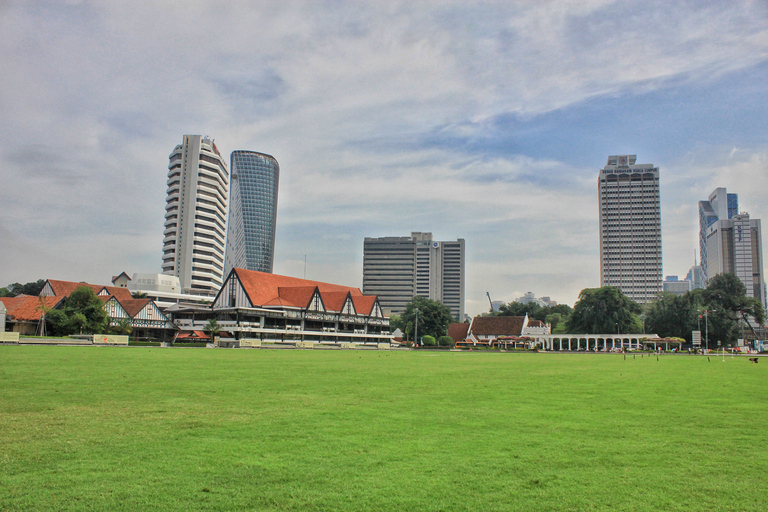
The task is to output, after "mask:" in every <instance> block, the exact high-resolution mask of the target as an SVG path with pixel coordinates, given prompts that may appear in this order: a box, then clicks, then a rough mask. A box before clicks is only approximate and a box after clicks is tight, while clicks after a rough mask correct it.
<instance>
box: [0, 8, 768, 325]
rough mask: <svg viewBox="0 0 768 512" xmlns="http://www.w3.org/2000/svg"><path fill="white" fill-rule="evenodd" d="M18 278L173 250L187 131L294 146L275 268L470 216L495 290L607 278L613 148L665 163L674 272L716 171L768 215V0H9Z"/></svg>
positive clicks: (7, 238) (277, 149)
mask: <svg viewBox="0 0 768 512" xmlns="http://www.w3.org/2000/svg"><path fill="white" fill-rule="evenodd" d="M0 69H2V70H3V73H2V76H3V87H2V88H0V112H2V118H1V119H2V123H0V134H1V137H2V145H0V286H4V285H6V284H9V283H12V282H16V281H19V282H27V281H31V280H36V279H39V278H52V279H66V280H76V281H88V282H92V283H102V284H107V283H109V280H110V278H111V276H112V275H115V274H118V273H119V272H121V271H126V272H127V273H128V274H129V275H130V274H132V273H134V272H159V271H160V259H161V258H160V257H161V245H162V231H163V220H164V219H163V215H164V200H165V189H166V187H165V182H166V175H167V165H168V155H169V153H170V152H171V150H172V149H173V148H174V146H175V145H176V144H179V143H180V142H181V140H182V135H184V134H203V135H209V136H211V137H213V138H215V140H216V143H217V145H218V147H219V149H220V150H222V153H223V154H225V155H228V154H229V152H231V151H232V150H235V149H249V150H255V151H260V152H265V153H269V154H272V155H274V156H275V157H276V158H277V160H278V161H279V162H280V166H281V176H280V196H279V208H278V229H277V244H276V254H275V259H276V264H275V272H276V273H281V274H287V275H294V276H299V277H300V276H302V274H303V272H304V257H305V255H306V258H307V277H308V278H312V279H317V280H323V281H330V282H337V283H340V284H346V285H353V286H361V284H362V247H363V238H364V237H366V236H405V235H408V234H409V233H410V232H411V231H431V232H432V233H433V234H434V236H435V238H436V239H439V240H455V239H456V238H464V239H465V240H466V250H467V270H466V280H467V287H466V290H467V296H466V301H467V305H466V309H467V311H468V312H469V313H478V312H480V311H484V310H486V309H487V307H488V306H487V299H486V297H485V293H486V291H488V292H490V294H491V296H492V297H493V299H494V300H504V301H509V300H512V299H514V298H516V297H519V296H520V295H522V294H523V293H524V292H526V291H533V292H534V293H535V294H536V295H537V296H541V295H549V296H551V297H552V298H553V299H554V300H557V301H558V302H565V303H568V304H571V305H572V304H573V302H574V301H575V300H576V298H577V296H578V293H579V291H580V290H581V289H582V288H585V287H596V286H599V275H598V272H599V260H598V258H599V248H598V207H597V174H598V169H599V168H601V167H602V166H603V165H605V161H606V159H607V156H608V155H612V154H637V158H638V163H652V164H655V165H657V166H659V167H660V171H661V190H662V226H663V252H664V273H665V275H669V274H678V275H685V273H686V272H687V271H688V269H689V267H690V266H691V265H692V264H693V260H694V253H695V251H696V250H697V247H698V241H697V230H698V220H697V201H698V200H700V199H706V198H707V196H708V195H709V194H710V192H711V191H712V190H713V189H714V188H715V187H718V186H720V187H727V188H728V190H729V192H735V193H738V194H739V200H740V208H741V209H742V210H745V211H748V212H749V213H750V214H751V215H752V217H756V218H762V219H763V220H764V221H766V222H768V121H766V114H768V94H766V90H768V85H767V84H768V3H767V2H765V1H764V0H755V1H728V2H722V1H717V0H714V1H689V2H667V1H659V2H649V1H647V0H639V1H608V0H592V1H587V0H576V1H551V2H546V1H536V2H534V1H519V2H513V1H505V2H493V1H486V2H467V1H461V2H450V1H436V2H429V1H417V2H413V1H409V2H402V3H401V2H396V1H391V0H388V1H386V2H384V1H382V2H345V1H330V0H329V1H325V2H323V1H313V2H301V1H297V2H290V1H274V2H270V1H260V2H247V1H231V2H227V1H203V0H198V1H195V0H187V1H177V2H163V1H137V0H132V1H130V2H116V1H64V0H51V1H48V2H46V1H39V2H36V1H14V0H10V1H9V0H6V1H4V2H1V3H0Z"/></svg>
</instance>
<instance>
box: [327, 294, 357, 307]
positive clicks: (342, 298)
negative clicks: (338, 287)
mask: <svg viewBox="0 0 768 512" xmlns="http://www.w3.org/2000/svg"><path fill="white" fill-rule="evenodd" d="M320 297H322V299H323V304H324V305H325V309H326V310H328V311H341V308H342V307H344V303H346V302H347V297H349V292H325V293H322V292H320ZM352 303H353V304H354V301H352ZM355 309H357V308H355Z"/></svg>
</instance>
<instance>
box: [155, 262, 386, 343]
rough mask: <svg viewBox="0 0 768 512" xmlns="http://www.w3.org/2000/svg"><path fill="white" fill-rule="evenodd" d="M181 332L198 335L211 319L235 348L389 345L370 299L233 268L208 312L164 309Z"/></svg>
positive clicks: (336, 288) (351, 291) (383, 322)
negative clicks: (310, 343) (279, 345)
mask: <svg viewBox="0 0 768 512" xmlns="http://www.w3.org/2000/svg"><path fill="white" fill-rule="evenodd" d="M168 312H169V313H171V314H172V315H173V319H174V322H175V323H176V325H178V326H179V327H180V328H181V329H182V330H183V331H190V330H203V329H205V327H206V324H207V322H208V320H209V319H210V318H212V317H213V318H215V319H216V321H217V322H218V325H219V327H220V329H221V338H222V340H224V341H226V340H227V339H231V340H232V341H234V342H236V345H239V346H255V345H253V344H252V342H259V343H260V342H272V343H289V344H297V343H305V342H315V343H324V344H337V343H357V344H360V343H365V344H378V343H389V342H391V341H392V335H391V334H390V333H389V318H388V317H386V316H384V314H383V313H382V311H381V306H380V305H379V301H378V298H377V297H376V296H375V295H363V293H362V292H361V291H360V289H359V288H353V287H350V286H342V285H337V284H330V283H323V282H319V281H310V280H307V279H299V278H296V277H289V276H281V275H276V274H268V273H265V272H257V271H253V270H245V269H242V268H234V269H232V271H231V272H230V273H229V275H228V276H227V277H226V279H225V281H224V285H223V286H222V287H221V290H220V291H219V294H218V295H217V296H216V299H215V300H214V302H213V309H212V310H211V309H210V308H205V307H200V306H189V307H183V306H173V307H171V308H169V309H168Z"/></svg>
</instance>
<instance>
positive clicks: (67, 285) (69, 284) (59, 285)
mask: <svg viewBox="0 0 768 512" xmlns="http://www.w3.org/2000/svg"><path fill="white" fill-rule="evenodd" d="M48 284H50V285H51V289H52V290H53V294H54V295H56V296H57V297H58V296H63V297H69V296H70V295H71V294H72V292H74V291H75V290H77V289H78V288H80V287H81V286H87V287H89V288H90V289H91V290H93V293H95V294H96V295H99V294H100V293H101V291H102V290H107V292H108V293H109V294H110V295H114V296H115V298H116V299H117V300H118V301H122V300H124V299H125V300H129V299H132V298H133V297H132V296H131V292H130V291H129V290H128V288H120V287H118V286H102V285H98V284H88V283H75V282H73V281H58V280H55V279H49V280H48Z"/></svg>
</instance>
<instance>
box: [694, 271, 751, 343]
mask: <svg viewBox="0 0 768 512" xmlns="http://www.w3.org/2000/svg"><path fill="white" fill-rule="evenodd" d="M702 298H703V302H704V308H705V309H706V311H708V313H707V323H708V324H709V339H710V344H709V346H710V348H713V344H712V342H715V343H717V341H720V342H722V344H723V345H725V346H728V345H733V344H734V343H735V342H736V338H737V337H738V321H739V319H740V318H741V316H742V314H745V315H750V316H752V317H754V318H755V321H756V322H757V323H758V324H760V325H762V324H763V323H764V322H765V308H764V307H763V305H762V303H761V302H760V301H759V300H758V299H754V298H751V297H747V288H746V286H744V283H742V282H741V280H740V279H739V278H738V277H736V276H735V275H734V274H730V273H725V274H718V275H716V276H715V277H714V278H712V279H710V281H709V284H708V285H707V288H706V289H705V290H704V291H703V293H702Z"/></svg>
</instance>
